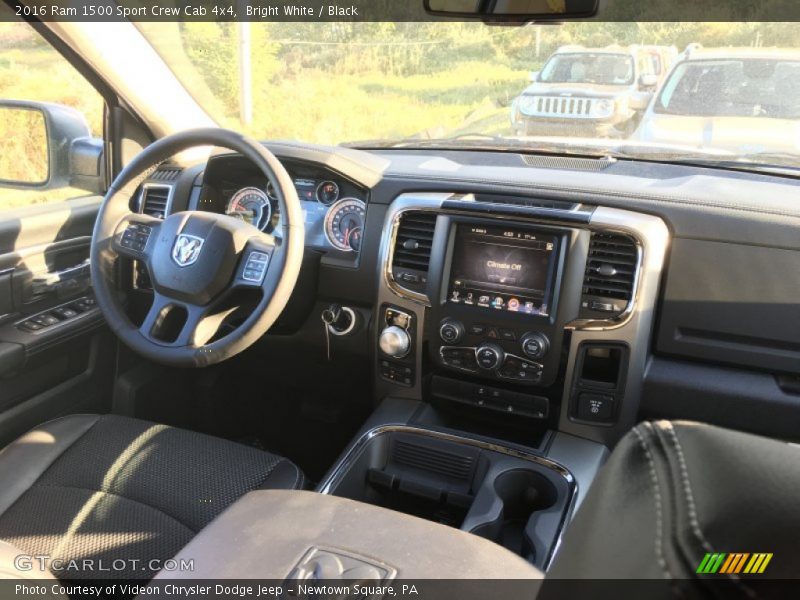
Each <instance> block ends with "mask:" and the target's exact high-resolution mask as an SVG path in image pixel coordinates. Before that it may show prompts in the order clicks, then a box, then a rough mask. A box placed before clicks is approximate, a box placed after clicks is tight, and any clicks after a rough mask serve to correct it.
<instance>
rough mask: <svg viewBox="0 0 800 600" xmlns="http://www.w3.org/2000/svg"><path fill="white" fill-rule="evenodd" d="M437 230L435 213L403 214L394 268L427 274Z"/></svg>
mask: <svg viewBox="0 0 800 600" xmlns="http://www.w3.org/2000/svg"><path fill="white" fill-rule="evenodd" d="M435 229H436V214H435V213H425V212H408V213H405V214H403V215H402V216H401V217H400V224H399V226H398V228H397V239H396V240H395V245H394V255H393V260H392V266H393V267H401V268H406V269H417V270H419V271H426V272H427V270H428V265H429V264H430V260H431V247H432V245H433V232H434V230H435Z"/></svg>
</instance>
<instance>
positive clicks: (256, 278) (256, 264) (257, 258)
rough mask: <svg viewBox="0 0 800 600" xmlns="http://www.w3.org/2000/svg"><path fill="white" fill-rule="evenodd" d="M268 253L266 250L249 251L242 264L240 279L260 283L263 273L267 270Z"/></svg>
mask: <svg viewBox="0 0 800 600" xmlns="http://www.w3.org/2000/svg"><path fill="white" fill-rule="evenodd" d="M268 264H269V255H268V254H267V253H266V252H251V253H250V256H248V257H247V262H246V263H245V265H244V271H243V272H242V279H244V280H245V281H251V282H253V283H261V281H262V280H263V279H264V274H265V273H266V272H267V265H268Z"/></svg>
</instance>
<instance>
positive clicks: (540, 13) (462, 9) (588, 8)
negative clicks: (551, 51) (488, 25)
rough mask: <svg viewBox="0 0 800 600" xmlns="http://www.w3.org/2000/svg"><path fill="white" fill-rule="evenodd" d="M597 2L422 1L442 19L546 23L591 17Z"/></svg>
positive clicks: (426, 7)
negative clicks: (547, 21)
mask: <svg viewBox="0 0 800 600" xmlns="http://www.w3.org/2000/svg"><path fill="white" fill-rule="evenodd" d="M597 5H598V0H493V1H487V0H425V10H426V11H427V12H428V13H430V14H433V15H438V16H443V17H461V18H473V19H487V20H509V21H534V20H536V21H545V20H557V21H564V20H567V19H579V18H586V17H592V16H594V15H595V14H596V13H597Z"/></svg>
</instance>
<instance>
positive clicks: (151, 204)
mask: <svg viewBox="0 0 800 600" xmlns="http://www.w3.org/2000/svg"><path fill="white" fill-rule="evenodd" d="M171 194H172V186H168V185H145V187H144V188H143V189H142V199H141V206H140V210H139V212H141V213H144V214H146V215H150V216H151V217H156V218H157V219H163V218H164V217H166V215H167V211H168V210H169V198H170V195H171Z"/></svg>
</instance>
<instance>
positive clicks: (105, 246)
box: [90, 129, 305, 367]
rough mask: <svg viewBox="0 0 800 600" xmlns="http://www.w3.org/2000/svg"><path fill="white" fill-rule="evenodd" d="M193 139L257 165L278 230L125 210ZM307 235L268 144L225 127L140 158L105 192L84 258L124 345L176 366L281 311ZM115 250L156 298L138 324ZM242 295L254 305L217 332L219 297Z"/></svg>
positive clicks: (263, 328) (231, 351)
mask: <svg viewBox="0 0 800 600" xmlns="http://www.w3.org/2000/svg"><path fill="white" fill-rule="evenodd" d="M196 146H217V147H221V148H226V149H229V150H233V151H234V152H238V153H239V154H241V155H242V156H244V157H246V158H248V159H249V160H251V161H252V162H253V164H255V165H256V166H257V167H258V168H259V169H260V170H261V172H262V173H263V174H264V175H265V176H266V178H267V179H268V180H269V182H270V183H271V184H272V187H273V188H274V190H275V196H276V197H277V201H278V207H279V209H280V214H281V222H280V235H279V236H272V235H269V234H266V233H263V232H262V231H260V230H259V229H258V228H257V227H255V226H253V225H251V224H250V223H245V222H244V221H242V220H241V219H237V218H235V217H230V216H227V215H221V214H216V213H210V212H203V211H184V212H179V213H175V214H171V215H168V216H166V218H165V219H164V220H160V219H156V218H155V217H150V216H149V215H145V214H139V213H134V212H131V210H130V206H131V198H132V197H133V195H134V194H135V193H136V190H137V189H138V188H139V185H140V184H141V183H142V182H143V181H144V180H145V179H147V177H148V176H149V175H150V174H152V172H153V171H154V170H155V168H156V167H157V166H158V165H159V164H161V162H163V161H164V160H166V159H167V158H169V157H171V156H173V155H174V154H177V153H179V152H182V151H184V150H187V149H189V148H193V147H196ZM304 238H305V227H304V224H303V213H302V210H301V208H300V200H299V199H298V197H297V191H296V190H295V188H294V185H293V184H292V180H291V177H290V176H289V174H288V173H287V172H286V169H284V168H283V165H281V163H280V162H279V161H278V159H276V158H275V156H274V155H273V154H272V153H271V152H270V151H269V150H267V149H266V148H264V146H262V145H261V144H259V143H258V142H256V141H255V140H252V139H250V138H247V137H245V136H243V135H240V134H238V133H236V132H233V131H228V130H225V129H196V130H190V131H184V132H181V133H177V134H175V135H171V136H168V137H165V138H162V139H160V140H158V141H157V142H155V143H153V144H151V145H150V146H148V147H147V148H145V149H144V150H143V151H142V152H141V153H140V154H139V155H137V156H136V157H135V158H134V159H133V160H132V161H131V163H130V164H129V165H128V166H127V167H126V168H125V169H124V170H123V171H122V172H121V173H120V174H119V175H118V176H117V178H116V179H115V180H114V182H113V183H112V184H111V187H110V188H109V190H108V193H107V194H106V196H105V198H104V199H103V204H102V206H101V207H100V212H99V214H98V216H97V222H96V223H95V228H94V233H93V235H92V246H91V259H90V262H91V274H92V283H93V286H94V292H95V298H96V301H97V306H98V307H99V308H100V310H101V311H102V313H103V315H104V316H105V318H106V320H107V321H108V324H109V326H110V327H111V329H112V331H114V333H115V334H116V335H117V336H119V338H120V339H121V340H122V341H123V342H124V343H125V344H126V345H128V346H129V347H130V348H131V349H133V350H134V351H135V352H138V353H139V354H141V355H143V356H145V357H147V358H149V359H151V360H153V361H156V362H159V363H163V364H166V365H172V366H180V367H201V366H206V365H211V364H214V363H218V362H220V361H223V360H225V359H227V358H230V357H231V356H234V355H235V354H238V353H239V352H241V351H242V350H244V349H246V348H247V347H249V346H250V345H251V344H253V343H254V342H255V341H256V340H258V339H259V338H260V337H261V336H262V335H264V334H265V333H266V332H267V330H268V329H269V328H270V326H271V325H272V324H273V323H274V322H275V320H276V319H277V318H278V316H279V315H280V314H281V312H282V311H283V309H284V307H285V306H286V303H287V301H288V299H289V296H290V295H291V293H292V290H293V289H294V286H295V283H296V282H297V277H298V274H299V272H300V265H301V263H302V260H303V250H304V247H305V240H304ZM118 257H125V258H129V259H135V260H137V261H140V262H142V263H143V264H144V265H145V266H146V267H147V270H148V272H149V274H150V279H151V282H152V287H153V303H152V305H151V307H150V309H149V311H148V313H147V315H146V316H145V318H144V321H143V322H142V323H141V325H136V324H134V323H133V322H132V321H131V320H130V319H129V318H128V316H127V314H126V312H125V310H124V304H123V300H124V294H123V295H122V296H121V292H120V291H119V290H118V289H117V288H116V286H115V285H114V280H115V277H114V274H115V272H116V267H115V265H116V264H117V259H118ZM247 292H249V293H250V295H251V296H254V298H258V300H257V301H255V300H253V301H254V302H255V308H254V309H253V310H252V311H251V312H250V313H249V314H248V315H247V317H246V318H245V319H244V321H243V322H241V323H238V324H236V325H234V329H233V331H230V332H229V333H227V334H226V335H224V337H220V338H216V337H214V336H215V335H217V331H218V329H219V326H220V325H221V324H222V323H223V322H224V321H225V318H226V317H228V316H229V315H230V314H232V313H233V312H234V310H235V308H229V307H225V306H224V304H225V302H224V301H225V300H227V301H232V299H234V300H235V297H238V296H235V294H244V295H247ZM259 295H260V298H259ZM221 307H222V308H221ZM164 332H166V333H164Z"/></svg>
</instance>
